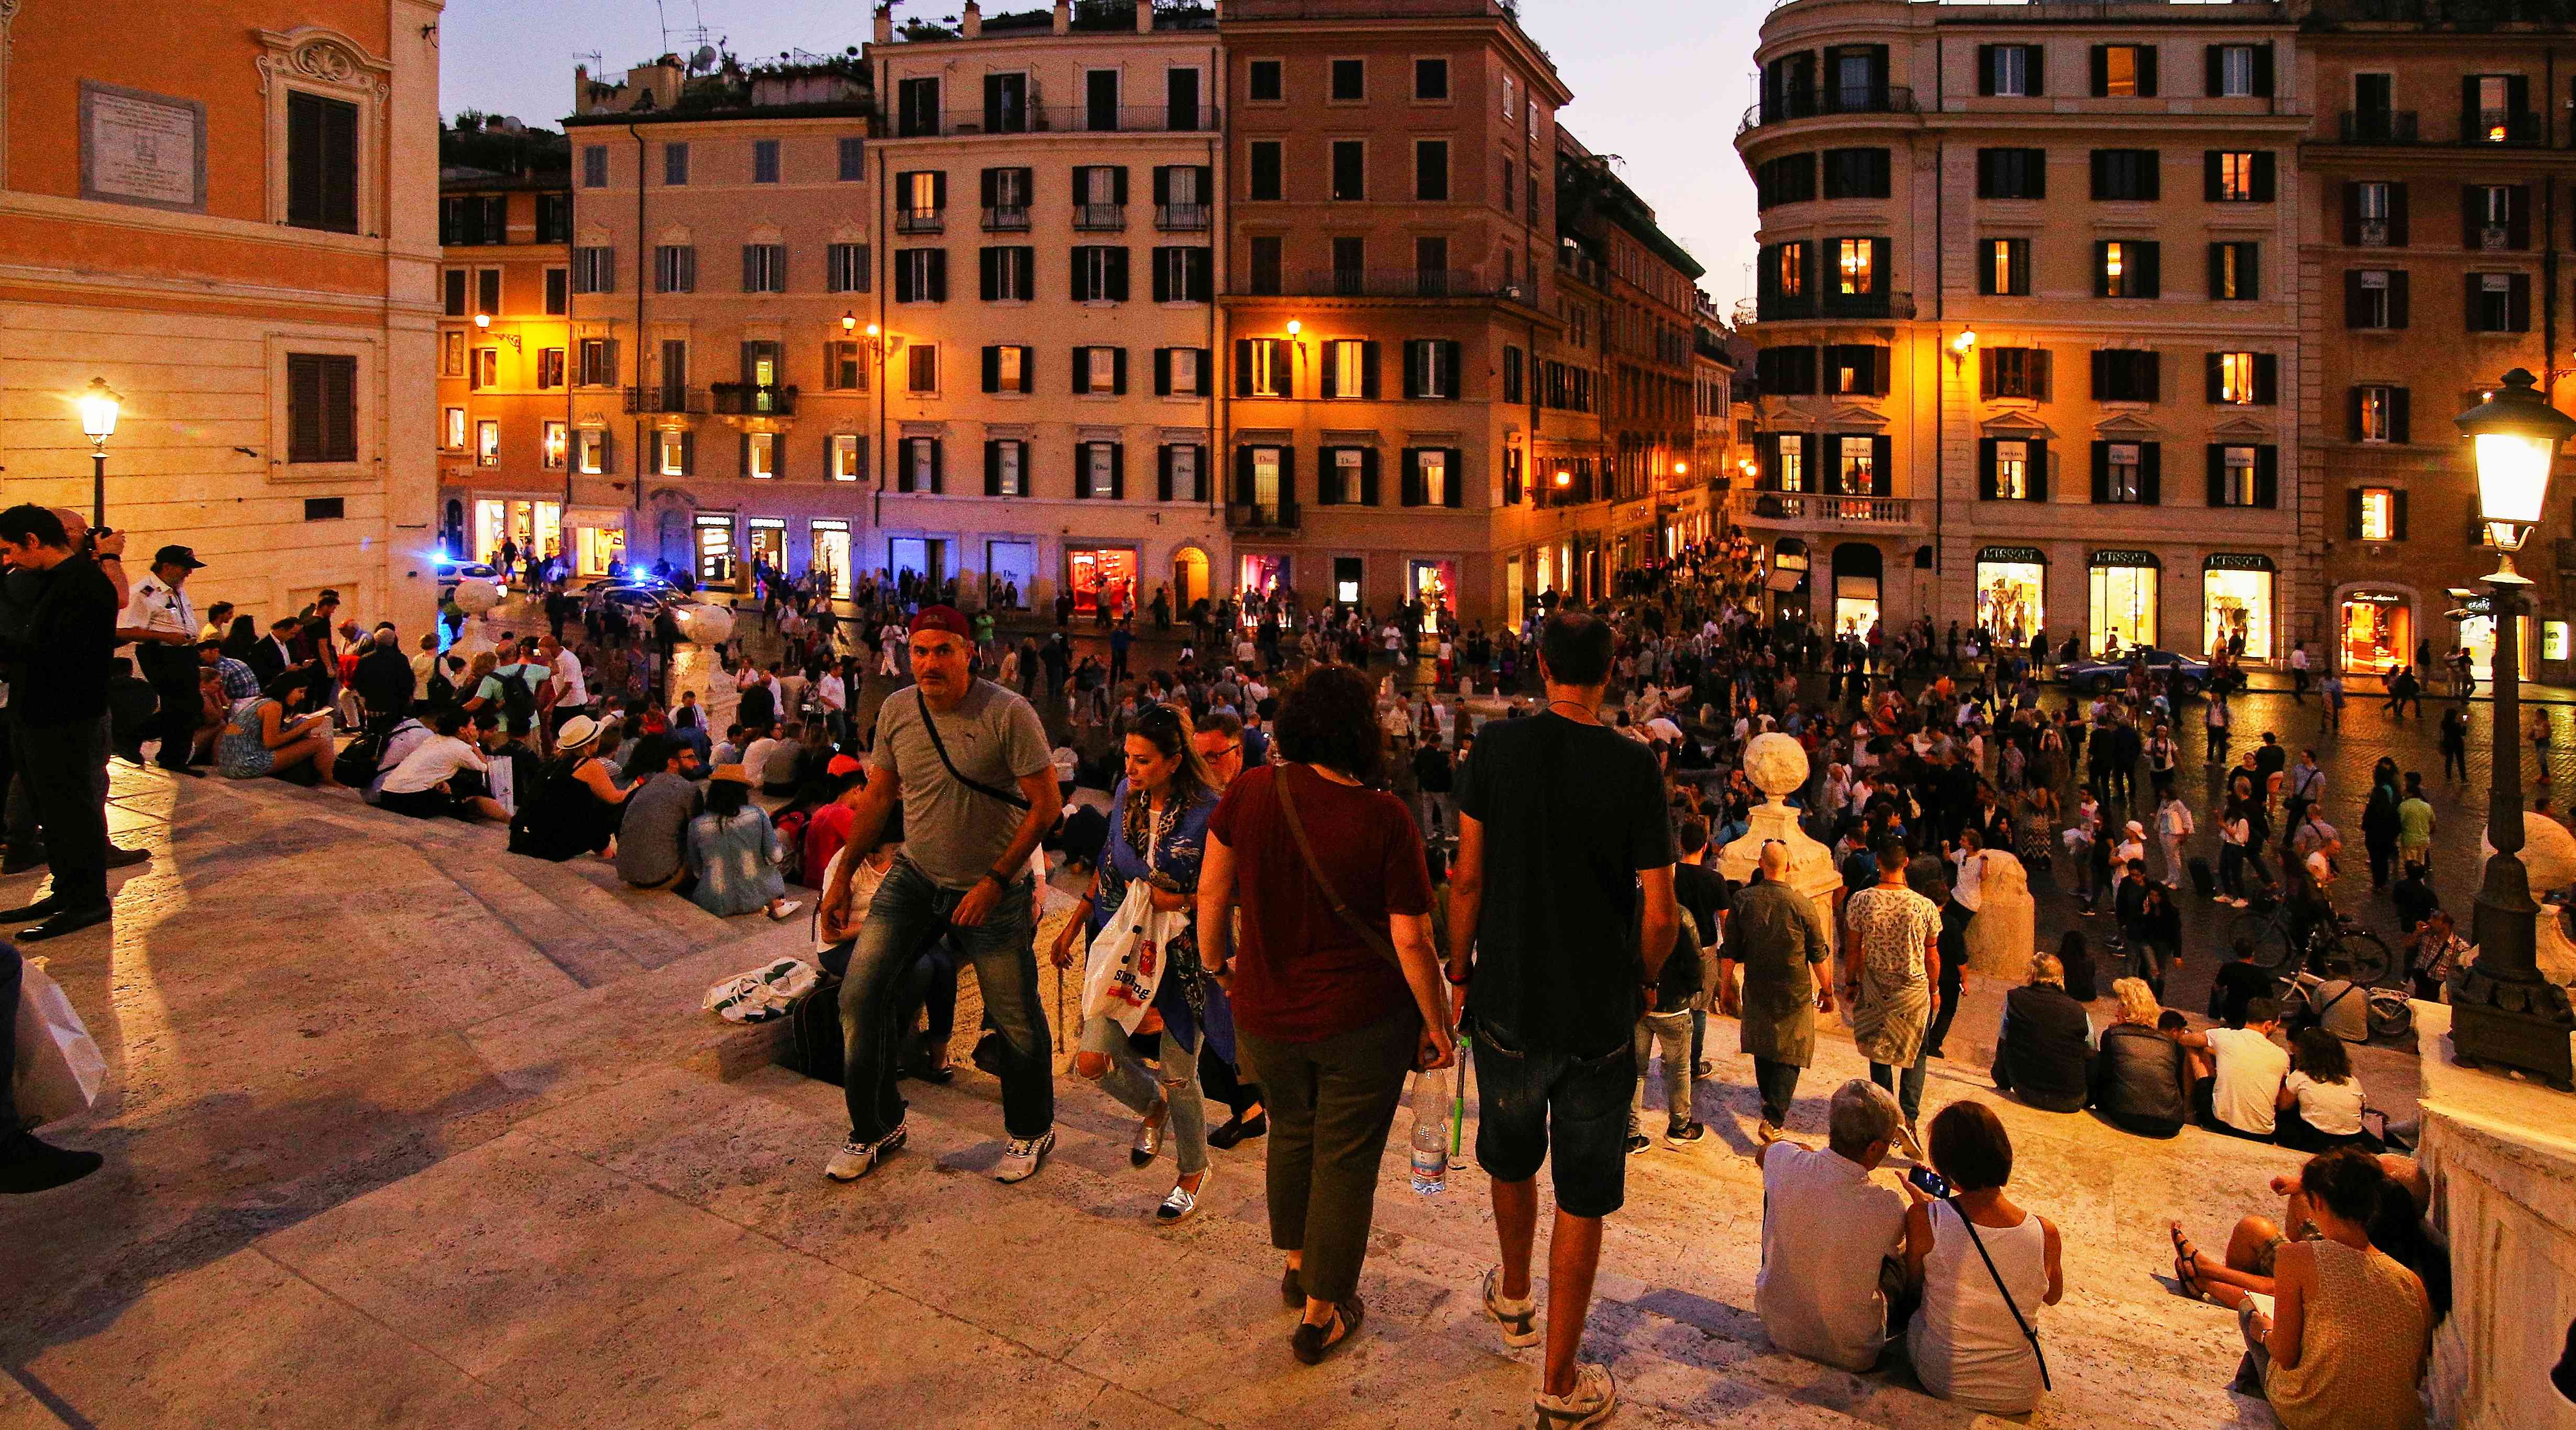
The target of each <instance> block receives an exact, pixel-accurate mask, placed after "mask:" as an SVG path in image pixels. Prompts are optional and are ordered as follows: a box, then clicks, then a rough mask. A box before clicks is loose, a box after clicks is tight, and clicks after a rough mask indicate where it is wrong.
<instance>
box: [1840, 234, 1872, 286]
mask: <svg viewBox="0 0 2576 1430" xmlns="http://www.w3.org/2000/svg"><path fill="white" fill-rule="evenodd" d="M1835 246H1836V249H1837V251H1838V252H1839V254H1840V260H1839V261H1840V266H1841V272H1842V291H1843V292H1844V293H1845V294H1846V295H1850V296H1855V297H1857V296H1860V295H1864V294H1869V293H1875V292H1877V291H1878V274H1877V272H1876V270H1875V269H1873V268H1872V267H1871V266H1870V241H1869V240H1868V239H1866V238H1845V239H1837V240H1835Z"/></svg>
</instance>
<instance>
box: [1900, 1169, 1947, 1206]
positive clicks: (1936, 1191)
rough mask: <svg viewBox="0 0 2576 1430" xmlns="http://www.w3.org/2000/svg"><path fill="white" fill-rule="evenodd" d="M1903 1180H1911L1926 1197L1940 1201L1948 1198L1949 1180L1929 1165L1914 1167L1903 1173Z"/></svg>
mask: <svg viewBox="0 0 2576 1430" xmlns="http://www.w3.org/2000/svg"><path fill="white" fill-rule="evenodd" d="M1905 1180H1907V1181H1909V1182H1912V1183H1913V1184H1914V1185H1915V1187H1916V1188H1917V1189H1918V1190H1920V1191H1921V1192H1922V1193H1923V1195H1925V1196H1927V1197H1935V1198H1938V1199H1940V1200H1942V1201H1948V1200H1949V1199H1950V1180H1949V1179H1948V1178H1947V1177H1944V1176H1942V1175H1941V1174H1940V1173H1938V1172H1935V1171H1933V1170H1932V1169H1931V1168H1929V1167H1917V1168H1915V1169H1914V1170H1913V1171H1911V1172H1908V1173H1906V1174H1905Z"/></svg>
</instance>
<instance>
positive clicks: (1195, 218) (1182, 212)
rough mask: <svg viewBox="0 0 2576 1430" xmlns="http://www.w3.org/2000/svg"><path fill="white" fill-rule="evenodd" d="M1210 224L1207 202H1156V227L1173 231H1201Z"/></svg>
mask: <svg viewBox="0 0 2576 1430" xmlns="http://www.w3.org/2000/svg"><path fill="white" fill-rule="evenodd" d="M1207 226H1208V206H1207V205H1205V204H1156V205H1154V227H1156V228H1159V229H1163V230H1165V231H1167V232H1172V233H1199V232H1203V231H1205V230H1206V228H1207Z"/></svg>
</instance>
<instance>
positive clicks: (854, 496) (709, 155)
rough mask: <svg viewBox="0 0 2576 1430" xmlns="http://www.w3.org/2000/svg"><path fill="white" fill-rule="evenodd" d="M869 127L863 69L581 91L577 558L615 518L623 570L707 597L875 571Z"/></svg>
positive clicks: (638, 79)
mask: <svg viewBox="0 0 2576 1430" xmlns="http://www.w3.org/2000/svg"><path fill="white" fill-rule="evenodd" d="M872 113H873V101H872V98H871V94H870V90H869V87H868V84H867V75H866V69H865V66H864V65H863V64H862V63H861V62H860V61H859V60H858V59H857V58H855V57H829V58H823V59H817V60H811V61H798V62H784V63H778V64H772V65H766V66H755V67H750V68H744V67H742V66H739V65H738V64H736V63H735V62H734V61H732V60H731V59H730V58H723V59H721V60H720V61H719V62H716V63H713V64H708V63H697V64H691V63H684V62H683V61H682V60H681V59H679V58H678V57H674V56H665V57H664V58H663V59H661V60H660V61H657V62H656V63H654V64H651V65H645V66H640V67H638V68H636V69H633V70H630V71H628V72H627V74H626V76H625V77H624V78H623V79H622V80H618V81H605V80H594V79H593V78H592V77H591V76H590V75H589V74H588V73H587V72H584V71H576V73H575V77H574V113H573V114H572V115H571V116H570V117H569V118H567V119H566V120H565V121H564V125H565V133H566V136H567V137H568V139H569V140H570V142H571V148H572V195H573V204H572V217H571V243H570V250H569V260H570V268H571V300H572V313H571V318H572V324H571V332H570V334H569V336H568V341H569V344H570V352H569V353H568V355H567V357H568V362H569V372H568V374H567V376H568V378H569V384H570V394H571V400H570V409H571V417H570V419H569V420H570V424H571V425H570V429H569V431H568V433H567V436H568V440H569V455H568V462H569V465H570V475H571V477H572V480H573V485H572V488H571V491H572V496H571V497H569V498H567V509H568V511H569V512H570V514H571V515H573V516H575V517H590V518H592V519H593V520H596V521H597V522H598V523H600V525H599V526H598V528H597V529H596V530H597V534H596V535H591V536H583V535H579V534H578V531H577V534H576V536H575V537H574V538H573V541H572V543H571V545H570V546H569V547H568V549H574V548H578V547H580V546H582V544H583V543H588V549H589V550H591V551H592V552H594V553H596V552H598V551H602V550H606V549H608V548H609V547H610V546H612V545H615V544H617V542H616V538H613V537H612V536H611V535H609V531H610V523H609V517H610V515H611V513H612V512H615V511H618V510H621V509H622V511H623V515H624V524H625V534H624V536H623V539H622V548H623V550H624V552H625V554H626V556H627V559H628V560H630V561H631V562H634V563H635V564H638V565H642V566H647V567H649V566H652V565H653V564H655V563H656V562H668V563H669V564H670V566H671V567H672V568H673V569H674V570H686V571H690V572H692V573H693V574H694V575H695V576H696V578H697V579H698V580H700V581H702V582H705V583H706V584H708V585H711V586H717V587H739V586H742V585H745V584H746V583H747V582H748V581H749V579H750V572H751V569H752V567H753V565H754V563H755V561H757V562H763V563H766V564H767V565H768V566H769V567H771V568H773V569H778V570H784V571H790V572H795V573H800V574H801V573H803V572H804V571H806V570H807V569H809V568H811V567H819V568H821V569H823V570H826V571H828V572H830V573H831V574H832V577H833V582H834V586H835V588H836V589H838V590H842V591H846V590H847V589H848V588H849V586H850V584H851V582H852V580H853V574H852V573H854V572H856V571H859V570H861V569H864V567H865V566H873V565H875V564H877V563H874V562H865V563H863V560H862V558H863V555H864V554H865V553H864V552H863V550H862V547H861V544H860V542H861V533H862V530H863V527H864V525H865V523H866V522H867V520H868V517H869V515H870V508H871V505H872V502H873V495H874V492H873V487H872V480H871V479H872V474H873V472H874V470H875V466H874V464H875V463H876V461H877V457H878V441H879V438H878V434H879V430H880V428H881V425H882V423H881V416H882V414H881V411H880V408H879V401H878V398H879V394H880V392H881V391H882V383H881V381H880V376H881V375H880V373H879V371H878V368H879V365H880V363H881V362H882V360H883V353H882V348H881V345H879V344H876V343H873V342H871V340H870V335H869V334H868V333H867V332H866V331H865V329H866V325H867V323H868V321H869V318H868V314H869V313H870V312H871V311H872V310H873V303H874V294H875V291H876V287H877V284H878V282H879V280H880V277H881V275H880V273H879V272H878V262H879V260H878V258H877V254H878V252H879V249H878V241H879V234H878V225H877V218H878V215H877V209H876V202H877V195H876V192H875V188H874V184H873V182H872V170H871V168H870V165H869V162H868V145H869V143H870V142H871V139H870V131H869V124H870V117H871V115H872ZM513 519H515V511H514V513H513ZM583 529H584V530H586V529H587V528H583Z"/></svg>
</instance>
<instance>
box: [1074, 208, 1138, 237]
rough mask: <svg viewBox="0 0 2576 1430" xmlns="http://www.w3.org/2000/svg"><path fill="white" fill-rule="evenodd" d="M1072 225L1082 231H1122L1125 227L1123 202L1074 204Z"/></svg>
mask: <svg viewBox="0 0 2576 1430" xmlns="http://www.w3.org/2000/svg"><path fill="white" fill-rule="evenodd" d="M1073 226H1074V228H1075V229H1076V230H1078V231H1080V232H1083V233H1122V232H1124V231H1125V230H1126V228H1127V206H1126V205H1125V204H1075V205H1074V206H1073Z"/></svg>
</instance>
